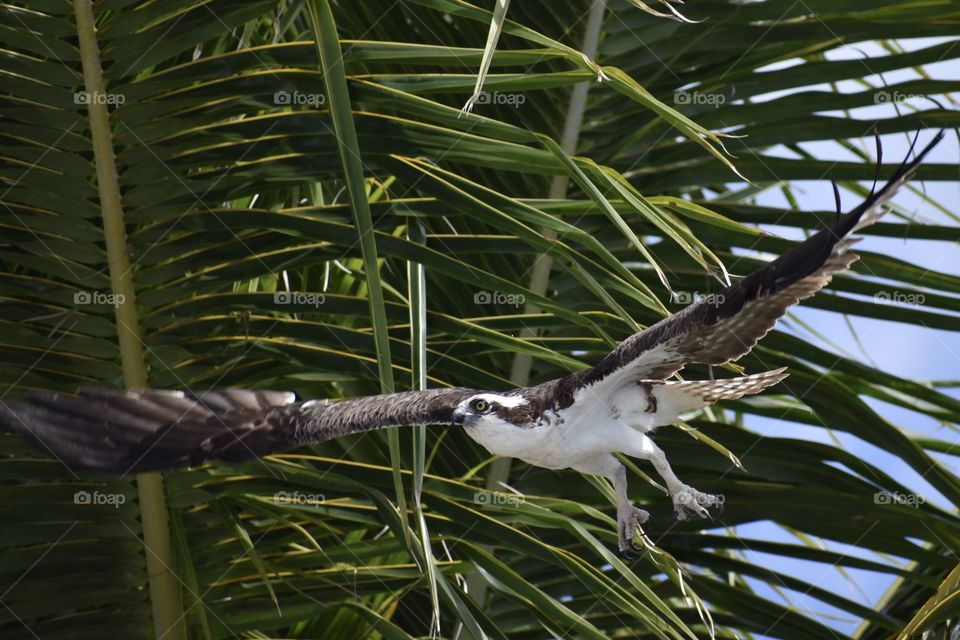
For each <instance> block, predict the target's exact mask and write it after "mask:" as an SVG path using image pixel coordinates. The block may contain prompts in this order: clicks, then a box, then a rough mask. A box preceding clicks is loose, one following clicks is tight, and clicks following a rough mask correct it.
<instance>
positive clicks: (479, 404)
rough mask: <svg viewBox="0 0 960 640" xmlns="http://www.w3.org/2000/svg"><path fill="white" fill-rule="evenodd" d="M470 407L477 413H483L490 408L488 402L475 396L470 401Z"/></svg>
mask: <svg viewBox="0 0 960 640" xmlns="http://www.w3.org/2000/svg"><path fill="white" fill-rule="evenodd" d="M470 408H471V409H473V410H474V411H475V412H477V413H484V412H485V411H486V410H487V409H489V408H490V403H489V402H487V401H486V400H481V399H479V398H477V399H476V400H474V401H473V402H471V403H470Z"/></svg>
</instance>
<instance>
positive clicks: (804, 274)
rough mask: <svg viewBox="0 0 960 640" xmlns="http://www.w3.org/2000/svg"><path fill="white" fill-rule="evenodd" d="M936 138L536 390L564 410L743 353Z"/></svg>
mask: <svg viewBox="0 0 960 640" xmlns="http://www.w3.org/2000/svg"><path fill="white" fill-rule="evenodd" d="M941 139H943V131H940V132H939V133H938V134H937V135H936V136H935V137H934V139H933V140H932V141H931V142H930V143H929V144H928V145H927V146H926V147H924V149H923V150H922V151H921V152H920V153H918V154H917V155H916V157H915V158H914V159H913V160H910V159H909V157H910V153H908V155H907V160H904V162H903V163H902V164H901V165H900V166H899V167H898V168H897V170H896V171H895V172H894V175H893V176H892V177H891V178H890V180H888V181H887V183H886V184H885V185H884V186H883V187H882V188H881V189H880V190H878V191H875V192H873V193H872V194H871V195H870V196H869V197H868V198H867V199H866V200H864V202H862V203H861V204H860V205H858V206H857V207H856V208H854V209H853V210H852V211H850V212H849V213H847V214H846V215H843V216H840V217H838V219H837V220H836V222H834V223H833V224H831V225H830V226H829V227H827V228H825V229H822V230H821V231H819V232H818V233H816V234H814V235H812V236H811V237H809V238H807V239H806V240H805V241H803V242H801V243H799V244H798V245H796V246H795V247H793V248H792V249H790V251H788V252H786V253H785V254H783V255H782V256H780V257H779V258H777V259H776V260H773V261H772V262H770V263H768V264H766V265H764V266H763V267H761V268H760V269H758V270H757V271H754V272H753V273H751V274H750V275H748V276H747V277H745V278H744V279H743V280H741V281H739V282H737V283H736V284H733V285H731V286H729V287H726V288H725V289H722V290H721V291H719V292H717V293H715V294H712V295H710V296H706V297H705V298H703V299H702V300H700V301H698V302H696V303H694V304H691V305H690V306H688V307H686V308H685V309H683V310H682V311H680V312H678V313H675V314H673V315H671V316H669V317H667V318H664V319H663V320H661V321H660V322H658V323H656V324H654V325H651V326H650V327H648V328H647V329H645V330H643V331H640V332H638V333H635V334H634V335H632V336H630V337H629V338H627V339H626V340H624V341H623V342H622V343H621V344H620V346H618V347H617V348H616V349H614V350H613V351H611V352H610V353H609V354H607V355H606V356H605V357H604V358H603V359H602V360H601V361H600V362H599V363H598V364H597V365H596V366H594V367H592V368H590V369H586V370H584V371H580V372H577V373H574V374H571V375H569V376H566V377H564V378H560V379H558V380H554V381H552V382H549V383H545V385H541V386H542V387H543V389H541V390H540V395H547V396H552V397H554V398H555V406H557V407H558V408H564V407H567V406H570V404H572V403H573V402H574V399H575V397H576V396H577V395H578V394H579V393H580V392H581V391H583V390H585V389H587V388H590V389H592V391H593V393H598V394H600V395H602V394H603V392H604V390H612V389H614V388H616V387H617V386H619V384H620V383H621V382H622V381H623V380H625V379H626V378H629V377H638V378H647V379H657V380H663V379H665V378H667V377H669V376H671V375H673V374H674V373H676V372H677V371H679V370H680V369H682V368H683V367H684V366H685V365H686V364H688V363H701V364H722V363H724V362H729V361H731V360H736V359H738V358H740V357H741V356H743V355H744V354H746V353H748V352H749V351H750V350H751V349H752V348H753V347H754V346H755V345H756V344H757V342H758V341H759V340H760V339H761V338H763V336H765V335H766V334H767V332H769V331H770V330H771V329H772V328H773V326H774V325H775V324H776V322H777V320H778V319H779V318H780V317H782V316H783V315H784V314H785V313H786V311H787V309H788V308H790V307H791V306H792V305H794V304H796V303H797V302H798V301H800V300H803V299H804V298H808V297H810V296H812V295H813V294H815V293H816V292H817V291H819V290H820V289H822V288H823V287H825V286H826V285H827V284H828V283H829V282H830V279H831V277H832V276H833V274H835V273H837V272H838V271H842V270H844V269H846V268H847V267H849V266H850V265H851V264H852V263H853V262H855V261H856V260H857V259H858V256H857V255H856V254H853V253H848V249H849V248H850V246H851V245H853V244H854V243H855V242H856V240H857V238H850V237H848V236H849V234H850V233H852V232H854V231H857V230H859V229H861V228H863V227H864V226H866V225H868V224H872V223H873V222H875V221H876V220H877V219H878V218H879V217H880V215H882V213H883V211H882V205H883V204H884V203H886V202H887V201H888V200H889V199H890V198H891V196H893V194H894V193H895V192H896V191H897V189H898V188H900V186H902V185H903V184H904V182H906V181H907V179H908V178H909V177H910V176H911V175H912V174H913V172H914V171H915V170H916V169H917V167H918V166H919V165H920V163H921V162H922V161H923V159H924V157H925V156H926V155H927V154H928V153H929V152H930V151H931V150H932V149H933V148H934V147H935V146H936V145H937V144H938V143H939V142H940V140H941ZM914 143H916V140H914ZM912 151H913V146H911V148H910V152H911V153H912ZM532 392H534V393H536V390H532Z"/></svg>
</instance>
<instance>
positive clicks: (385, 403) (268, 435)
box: [0, 388, 476, 474]
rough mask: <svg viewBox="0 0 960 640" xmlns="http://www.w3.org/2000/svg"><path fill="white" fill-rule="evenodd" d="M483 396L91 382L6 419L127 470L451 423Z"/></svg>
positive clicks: (78, 454)
mask: <svg viewBox="0 0 960 640" xmlns="http://www.w3.org/2000/svg"><path fill="white" fill-rule="evenodd" d="M473 393H476V391H474V390H470V389H460V388H450V389H428V390H425V391H407V392H402V393H394V394H388V395H381V396H371V397H367V398H358V399H355V400H341V401H337V402H333V401H330V400H310V401H307V402H297V401H296V396H295V395H294V394H293V393H290V392H285V391H250V390H246V389H222V390H216V391H206V392H202V393H197V394H189V393H183V392H179V391H161V390H156V389H142V390H134V391H128V392H121V391H114V390H109V389H81V390H80V391H79V393H78V395H70V394H64V393H49V392H44V393H35V394H30V395H28V396H27V397H25V398H24V399H23V400H18V401H13V402H0V424H4V425H6V427H7V428H9V429H10V430H12V431H14V432H16V433H20V434H22V435H24V436H25V437H27V438H28V439H29V440H32V441H33V442H34V444H35V445H36V446H37V447H38V448H39V449H41V450H45V451H48V452H50V453H52V454H53V455H54V456H56V457H57V458H59V459H60V460H62V461H63V462H64V463H66V464H68V465H69V464H77V465H81V466H84V467H90V468H94V469H100V470H103V471H110V472H114V473H121V474H127V473H140V472H144V471H157V470H164V469H172V468H178V467H186V466H198V465H200V464H203V463H204V462H206V461H208V460H226V461H240V460H248V459H252V458H257V457H261V456H265V455H269V454H271V453H279V452H282V451H288V450H290V449H293V448H295V447H297V446H300V445H303V444H308V443H316V442H323V441H325V440H330V439H333V438H337V437H341V436H345V435H349V434H352V433H359V432H362V431H369V430H372V429H382V428H386V427H393V426H401V425H413V424H436V423H439V424H443V423H447V424H449V423H450V421H451V415H452V413H453V410H454V409H455V408H456V406H457V404H459V403H460V401H462V400H463V399H464V398H466V397H468V396H470V395H472V394H473Z"/></svg>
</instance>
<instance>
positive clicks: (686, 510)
mask: <svg viewBox="0 0 960 640" xmlns="http://www.w3.org/2000/svg"><path fill="white" fill-rule="evenodd" d="M672 497H673V515H674V517H675V518H676V519H677V520H686V519H687V516H688V515H697V516H700V517H701V518H704V519H709V520H713V516H712V514H711V513H710V508H712V507H721V509H722V506H723V499H722V498H721V497H720V496H715V495H712V494H709V493H703V492H702V491H697V490H696V489H694V488H693V487H690V486H687V485H683V486H682V487H680V488H679V489H677V490H676V491H674V492H673V496H672ZM718 514H719V510H718Z"/></svg>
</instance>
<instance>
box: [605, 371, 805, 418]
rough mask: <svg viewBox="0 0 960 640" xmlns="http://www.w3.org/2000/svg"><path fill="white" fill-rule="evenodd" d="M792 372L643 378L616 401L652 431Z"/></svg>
mask: <svg viewBox="0 0 960 640" xmlns="http://www.w3.org/2000/svg"><path fill="white" fill-rule="evenodd" d="M788 375H790V374H788V373H787V372H786V367H783V368H781V369H774V370H773V371H765V372H763V373H755V374H753V375H749V376H742V377H739V378H724V379H721V380H666V381H664V380H639V381H637V388H627V389H624V390H623V391H621V394H622V395H621V396H620V397H618V398H617V399H616V401H615V402H616V405H617V406H618V407H619V408H620V418H621V419H622V420H623V421H624V422H626V423H627V424H628V425H630V426H631V427H633V428H634V429H639V430H640V431H649V430H651V429H655V428H657V427H661V426H664V425H668V424H672V423H674V422H676V421H677V420H678V419H679V418H680V416H681V415H683V414H684V413H687V412H689V411H694V410H697V409H703V408H704V407H707V406H709V405H711V404H713V403H715V402H718V401H720V400H736V399H738V398H742V397H743V396H747V395H753V394H755V393H760V392H761V391H763V390H764V389H766V388H767V387H769V386H772V385H775V384H777V383H778V382H780V381H781V380H783V379H784V378H786V377H787V376H788Z"/></svg>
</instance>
